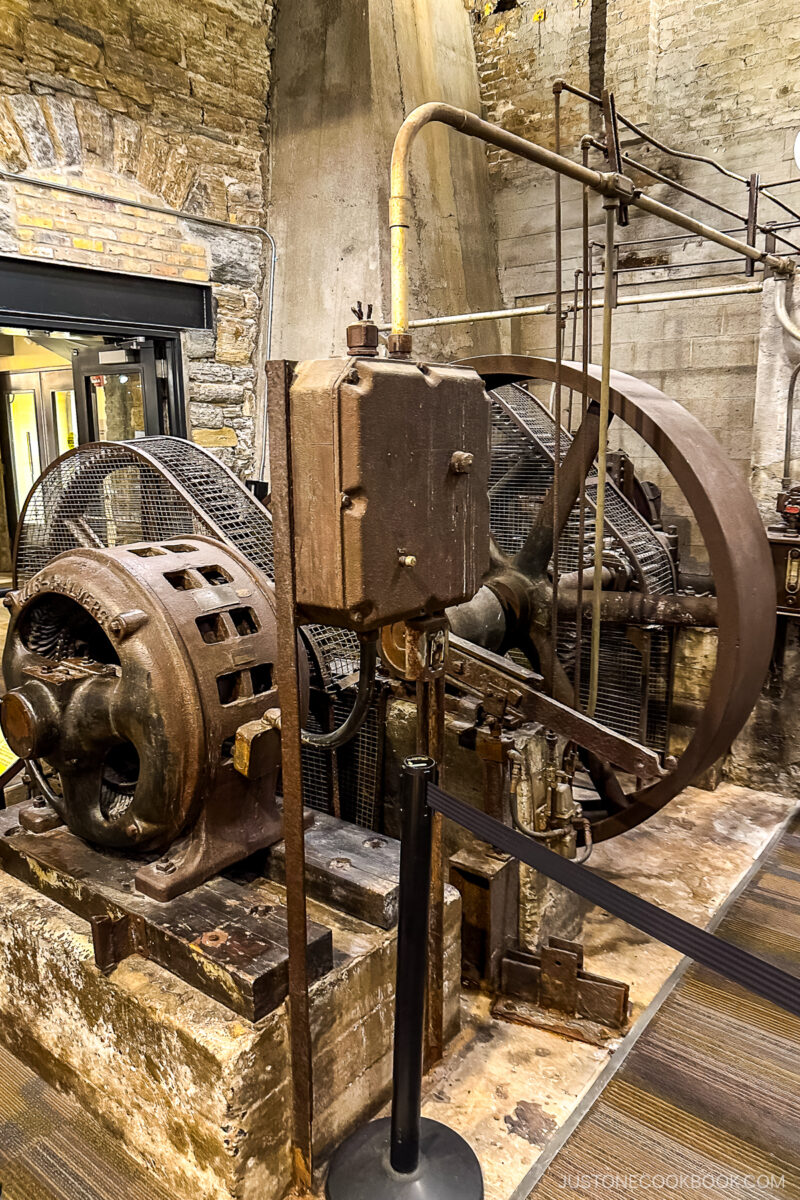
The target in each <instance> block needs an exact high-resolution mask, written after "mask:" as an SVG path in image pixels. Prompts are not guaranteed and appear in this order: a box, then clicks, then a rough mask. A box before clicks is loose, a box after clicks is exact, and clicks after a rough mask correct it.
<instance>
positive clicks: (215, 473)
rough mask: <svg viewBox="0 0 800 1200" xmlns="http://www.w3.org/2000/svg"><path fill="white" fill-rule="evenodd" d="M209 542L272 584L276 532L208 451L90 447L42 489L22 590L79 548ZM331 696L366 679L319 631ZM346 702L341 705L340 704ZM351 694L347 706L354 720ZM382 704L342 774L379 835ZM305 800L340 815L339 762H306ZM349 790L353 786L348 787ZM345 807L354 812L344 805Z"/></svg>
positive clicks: (149, 445)
mask: <svg viewBox="0 0 800 1200" xmlns="http://www.w3.org/2000/svg"><path fill="white" fill-rule="evenodd" d="M191 534H203V535H205V536H208V537H214V538H218V539H220V540H221V541H223V542H226V543H228V544H229V545H232V546H233V547H234V548H235V549H237V550H239V552H240V553H241V554H243V555H244V556H245V557H246V558H247V559H249V561H250V562H252V563H253V564H254V566H256V567H258V568H259V569H260V570H261V571H263V573H264V574H265V575H266V576H267V577H268V578H269V579H270V580H272V579H273V578H274V554H273V537H272V522H271V520H270V517H269V514H268V513H267V512H266V510H265V509H264V508H263V506H262V505H261V504H260V503H259V502H258V501H257V500H256V499H255V497H254V496H252V495H251V494H250V492H248V491H247V489H246V488H245V487H244V485H243V484H242V483H241V482H240V480H239V479H238V478H237V477H236V476H235V475H234V474H233V472H231V471H230V470H228V468H227V467H226V466H225V465H224V464H223V463H221V462H220V461H219V460H218V459H216V458H215V457H214V456H213V455H212V454H210V453H208V451H206V450H203V449H202V448H201V447H200V446H196V445H194V443H192V442H187V441H184V440H182V439H180V438H171V437H153V438H140V439H137V441H136V442H133V443H124V442H123V443H118V442H106V443H102V444H94V445H88V446H81V447H79V448H78V449H77V450H75V451H74V452H73V453H72V454H70V455H68V456H67V457H66V458H64V459H62V460H61V461H60V462H57V463H55V464H54V465H53V467H52V468H51V469H50V470H48V471H47V472H45V474H44V475H43V476H42V477H41V478H40V479H39V480H38V481H37V483H36V484H35V485H34V487H33V489H32V491H31V494H30V497H29V500H28V503H27V506H26V509H25V511H24V513H23V515H22V520H21V524H20V533H19V541H18V544H17V555H16V563H15V572H16V583H17V586H21V585H22V584H24V583H26V582H27V580H29V579H30V578H31V577H32V576H33V575H35V574H36V572H37V571H40V570H41V569H42V567H44V566H46V565H47V563H49V562H50V561H51V559H53V558H55V556H56V555H57V554H61V553H62V552H63V551H65V550H73V549H75V548H76V547H78V546H96V547H104V546H123V545H128V544H131V543H133V542H142V541H167V540H168V539H170V538H174V537H181V536H183V537H185V536H187V535H191ZM304 633H306V635H307V639H308V642H309V644H310V648H311V651H312V664H313V666H314V667H316V668H317V669H318V672H319V675H320V683H321V685H322V686H323V687H324V688H329V687H331V686H333V685H336V684H338V683H341V682H342V681H344V680H348V679H351V678H352V677H353V676H354V675H355V676H356V677H357V674H358V663H359V643H358V638H357V636H356V634H355V633H353V632H351V631H350V630H347V629H333V628H328V627H326V626H322V625H312V626H308V627H306V628H305V629H304ZM338 703H339V702H338V701H337V704H338ZM348 703H349V704H350V705H352V700H349V701H348V700H347V693H344V694H343V697H342V699H341V705H343V706H344V709H345V712H346V711H347V706H348ZM377 711H378V702H377V701H376V702H375V703H374V705H373V711H372V712H371V713H370V716H369V718H368V720H367V722H366V723H365V726H364V728H363V729H362V731H361V732H360V733H359V735H358V736H357V737H356V739H354V743H353V748H352V753H351V754H350V755H349V757H345V758H344V760H343V761H344V762H345V763H348V764H349V765H348V766H346V768H345V767H343V766H342V765H340V774H342V773H343V772H345V773H346V772H349V775H347V780H348V781H349V782H348V783H347V791H348V794H350V795H352V797H353V799H352V801H348V806H349V810H350V811H352V813H353V816H351V817H350V819H351V820H356V821H357V822H358V823H359V824H364V825H366V826H367V827H369V828H372V827H373V825H374V822H375V820H376V819H377V818H376V814H377V796H378V788H379V782H380V781H379V779H378V762H379V758H380V756H379V753H378V747H377V734H376V729H375V722H376V719H377V718H376V715H375V714H376V713H377ZM303 754H304V758H303V765H304V772H305V784H304V800H305V802H306V803H307V804H308V805H310V806H311V807H313V808H322V809H326V810H327V809H329V808H330V797H331V793H332V787H331V770H332V765H331V754H330V752H329V751H319V750H310V749H308V748H306V749H305V750H304V752H303ZM342 786H343V787H344V777H343V784H342ZM343 807H344V802H343Z"/></svg>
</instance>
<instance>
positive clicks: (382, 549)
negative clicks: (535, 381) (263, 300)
mask: <svg viewBox="0 0 800 1200" xmlns="http://www.w3.org/2000/svg"><path fill="white" fill-rule="evenodd" d="M290 421H291V459H292V496H293V526H294V550H295V569H296V596H297V605H298V608H299V609H300V610H301V613H302V614H303V615H304V616H305V617H306V618H307V619H310V620H314V621H320V622H323V623H325V624H327V625H340V626H345V627H348V628H352V629H357V630H368V629H374V628H376V627H378V626H380V625H385V624H388V623H389V622H391V621H397V620H401V619H402V618H408V617H413V616H419V615H421V614H423V613H431V612H440V611H441V610H443V609H444V608H446V607H447V606H448V605H451V604H456V603H459V602H460V601H462V600H466V599H468V598H469V597H471V596H473V595H474V593H475V592H476V591H477V590H478V588H479V587H480V585H481V581H482V578H483V576H484V575H485V574H486V572H487V570H488V567H489V501H488V480H489V440H490V403H489V398H488V396H487V395H486V392H485V389H484V385H483V381H482V380H481V378H480V377H479V376H478V375H477V374H476V372H475V371H473V370H472V369H471V368H465V367H456V366H442V365H438V364H430V365H429V364H420V363H415V362H406V361H402V360H397V359H385V358H334V359H323V360H318V361H310V362H302V363H299V364H298V365H297V368H296V371H295V375H294V378H293V381H292V385H291V392H290Z"/></svg>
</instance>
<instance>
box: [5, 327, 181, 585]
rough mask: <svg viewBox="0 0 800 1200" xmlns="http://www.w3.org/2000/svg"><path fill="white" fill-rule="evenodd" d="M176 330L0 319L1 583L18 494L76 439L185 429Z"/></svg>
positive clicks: (7, 562)
mask: <svg viewBox="0 0 800 1200" xmlns="http://www.w3.org/2000/svg"><path fill="white" fill-rule="evenodd" d="M175 342H176V339H171V338H148V337H132V338H130V337H129V338H119V337H115V336H113V335H103V334H81V333H71V332H66V331H58V330H48V329H20V328H16V327H2V328H0V448H1V449H2V464H3V488H2V490H3V500H4V505H3V507H4V513H3V518H4V519H1V520H0V588H1V587H3V586H4V585H6V584H7V578H6V577H7V574H8V572H9V570H10V556H11V547H12V546H13V540H14V535H15V532H16V526H17V523H18V521H19V517H20V513H21V512H22V507H23V505H24V503H25V498H26V496H27V495H28V492H29V491H30V489H31V487H32V486H33V484H34V482H35V481H36V479H37V478H38V477H39V475H40V474H41V473H42V471H43V470H44V469H45V467H47V466H49V465H50V463H52V462H54V461H55V459H57V458H59V457H60V456H61V455H62V454H65V453H67V451H69V450H72V449H74V447H75V446H77V445H79V444H84V443H86V442H93V441H128V440H131V439H134V438H140V437H147V436H149V435H152V434H159V433H170V434H173V435H174V436H177V437H185V435H186V424H185V416H184V412H183V403H182V390H181V388H180V381H179V380H178V378H177V377H176V367H177V362H178V361H179V360H178V353H179V352H178V349H177V346H176V345H175Z"/></svg>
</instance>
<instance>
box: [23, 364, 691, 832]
mask: <svg viewBox="0 0 800 1200" xmlns="http://www.w3.org/2000/svg"><path fill="white" fill-rule="evenodd" d="M490 395H491V399H492V408H493V416H492V458H491V471H490V482H489V500H490V514H491V528H492V533H493V535H494V537H495V539H496V541H497V543H498V545H499V546H500V548H501V550H503V551H504V552H505V553H506V554H509V555H513V554H516V553H517V551H518V550H519V549H520V548H521V547H522V544H523V542H524V540H525V538H526V536H527V534H528V532H529V530H530V528H531V524H532V522H533V521H534V519H535V517H536V513H537V511H538V508H539V505H540V504H541V503H542V500H543V499H544V496H545V494H546V493H547V491H548V489H549V488H550V486H551V484H552V481H553V463H554V454H555V422H554V419H553V417H552V415H551V414H550V413H549V412H548V411H547V409H546V408H545V406H544V405H543V404H542V403H541V402H540V401H539V400H537V398H536V397H535V396H534V395H532V394H531V393H530V392H529V391H528V390H527V389H526V388H524V387H521V386H519V385H518V384H508V385H505V386H503V387H500V388H498V389H496V390H495V391H494V392H492V393H491V394H490ZM571 440H572V439H571V438H570V436H569V434H568V433H567V432H566V431H564V430H562V434H561V447H562V457H563V454H565V453H566V451H567V449H568V447H569V445H570V442H571ZM596 490H597V480H596V477H595V478H594V479H592V478H590V479H588V480H587V484H586V509H585V535H584V537H585V545H586V546H591V545H592V544H593V540H594V512H595V508H594V499H595V495H596ZM187 534H202V535H206V536H209V537H214V538H218V539H220V540H221V541H223V542H225V543H227V544H229V545H232V546H234V547H235V548H236V549H237V550H239V551H240V552H241V553H242V554H243V555H245V556H246V557H247V558H248V559H249V560H250V562H252V563H253V564H254V565H255V566H256V567H258V568H259V569H260V570H261V571H263V572H264V574H265V575H266V576H267V577H268V578H269V579H270V580H271V579H272V578H273V577H274V556H273V538H272V522H271V520H270V518H269V514H268V513H267V512H266V510H265V509H264V508H263V507H262V505H261V504H260V503H259V502H258V501H257V500H256V499H255V497H254V496H253V495H252V494H251V493H250V492H248V490H247V489H246V488H245V487H244V485H243V484H242V483H241V481H240V480H239V479H238V478H237V477H236V476H235V475H234V474H233V472H232V471H230V470H229V469H228V468H227V467H226V466H225V465H224V464H223V463H221V462H220V461H219V459H217V458H215V457H214V456H213V455H212V454H210V453H209V452H208V451H206V450H204V449H203V448H202V447H200V446H196V445H194V443H192V442H187V441H184V440H182V439H179V438H171V437H151V438H142V439H138V440H137V441H136V442H130V443H111V442H109V443H103V444H93V445H88V446H82V447H79V448H78V449H76V450H75V451H73V452H72V453H71V454H69V455H67V456H65V457H64V458H62V459H60V460H59V461H57V462H56V463H54V464H53V466H52V467H50V468H49V469H48V470H47V471H46V472H45V473H44V475H43V476H42V477H41V478H40V479H39V480H38V482H37V483H36V484H35V485H34V488H33V489H32V491H31V493H30V496H29V498H28V501H27V504H26V506H25V509H24V510H23V513H22V517H21V520H20V526H19V533H18V539H17V546H16V552H15V582H16V586H21V585H23V584H24V583H25V582H26V581H27V580H28V579H30V578H31V577H32V576H33V575H35V574H36V572H37V571H39V570H41V569H42V567H44V566H46V565H47V563H48V562H50V561H51V559H53V558H54V557H55V556H56V555H58V554H61V553H62V552H63V551H65V550H71V549H74V548H76V547H78V546H97V547H104V546H119V545H126V544H129V543H131V542H140V541H164V540H167V539H169V538H173V537H178V536H181V535H184V536H185V535H187ZM606 534H607V535H608V536H609V537H610V538H611V539H612V541H613V543H614V544H615V546H616V547H617V548H618V549H620V550H621V552H622V553H623V554H625V556H626V557H627V558H628V560H629V562H630V563H631V566H632V568H633V571H634V574H635V576H636V577H637V579H638V580H639V584H640V586H642V587H643V588H644V590H646V591H650V592H658V593H666V592H670V591H672V590H673V589H674V568H673V564H672V561H671V558H670V556H669V553H668V552H667V550H666V548H665V547H664V545H663V543H662V542H661V540H660V539H659V538H658V536H657V535H656V533H655V532H654V530H653V529H652V528H651V527H650V526H649V525H648V523H647V522H646V521H645V520H644V518H643V517H641V516H640V514H639V513H638V512H637V511H636V509H635V508H634V507H633V506H632V505H631V504H630V503H629V502H628V501H627V500H626V499H625V498H624V496H622V494H621V493H620V492H619V491H618V490H617V489H616V488H615V487H614V486H613V485H612V484H611V483H610V482H609V484H608V485H607V490H606ZM578 552H579V518H578V511H577V505H576V506H575V508H574V509H573V512H572V514H571V515H570V518H569V521H568V523H567V526H566V529H565V531H564V534H563V535H562V538H561V540H560V549H559V563H560V569H561V570H562V571H570V570H575V569H576V568H577V566H578ZM303 635H304V638H305V641H306V645H307V647H308V649H309V657H310V660H311V665H312V671H313V672H315V675H316V681H317V683H318V684H319V686H320V688H321V690H322V691H323V692H328V693H329V694H331V695H332V697H333V699H332V707H333V712H332V718H333V720H334V722H335V724H337V725H338V724H339V723H340V722H341V721H342V720H344V718H345V717H346V716H347V713H348V712H349V711H350V708H351V707H352V704H353V700H354V696H355V690H354V685H355V683H356V682H357V678H358V663H359V644H358V638H357V636H356V635H355V633H353V632H351V631H349V630H344V629H335V628H329V627H326V626H322V625H310V626H304V627H303ZM575 641H576V638H575V622H574V621H569V620H566V619H562V620H561V621H560V622H559V639H558V647H557V651H558V656H559V659H560V660H561V662H562V665H563V666H564V667H565V669H566V670H567V671H568V672H570V673H571V672H572V670H573V667H574V658H575ZM588 653H589V646H588V640H584V641H583V647H582V660H583V661H582V679H583V681H584V688H586V689H588V677H589V670H588ZM671 655H672V642H671V638H670V635H669V634H668V633H667V632H666V631H664V630H663V629H653V630H650V631H643V632H642V633H641V635H640V636H638V637H637V641H636V643H634V642H633V641H631V640H630V638H629V636H628V634H627V632H626V630H624V629H621V628H616V627H609V626H606V627H604V628H603V631H602V634H601V646H600V683H599V695H598V704H597V718H598V720H600V721H602V722H604V723H606V724H608V725H609V726H610V727H611V728H613V729H615V730H617V731H618V732H619V733H623V734H625V735H626V736H628V737H632V738H635V739H637V740H639V741H644V742H646V743H647V744H648V745H650V746H652V747H653V748H655V749H659V750H663V749H665V746H666V736H667V711H668V692H669V676H670V668H671ZM583 699H584V700H586V695H584V697H583ZM384 702H385V697H383V695H382V692H381V688H380V687H378V689H376V696H375V699H374V701H373V704H372V707H371V709H370V713H369V716H368V718H367V721H366V722H365V724H364V726H363V727H362V729H361V731H360V733H359V734H358V735H357V737H356V738H354V739H353V741H352V742H351V743H350V744H349V745H347V746H345V747H344V748H342V749H340V750H339V751H338V752H336V753H332V752H331V751H327V750H319V749H314V748H310V747H305V748H304V750H303V773H304V801H305V803H306V804H307V805H308V806H309V807H311V808H316V809H320V810H325V811H330V810H331V808H332V807H333V802H334V795H335V794H336V795H337V796H338V801H339V804H340V806H341V815H342V816H343V817H345V818H346V819H348V820H351V821H354V822H356V823H357V824H359V825H363V826H365V827H367V828H377V827H378V826H379V824H380V821H381V816H382V813H381V808H380V795H381V778H380V774H381V762H382V750H383V747H382V739H383V726H384V722H383V719H382V717H381V715H380V714H381V712H382V710H383V705H384ZM315 724H317V723H315V721H314V719H313V718H312V720H311V727H312V728H314V727H315ZM317 727H318V724H317ZM334 771H336V772H337V779H336V781H334V777H333V772H334ZM335 783H336V785H337V786H336V787H335V786H334V784H335Z"/></svg>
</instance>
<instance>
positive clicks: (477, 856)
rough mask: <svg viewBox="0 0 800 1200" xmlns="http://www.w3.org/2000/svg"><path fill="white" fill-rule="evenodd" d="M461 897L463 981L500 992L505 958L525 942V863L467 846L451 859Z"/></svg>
mask: <svg viewBox="0 0 800 1200" xmlns="http://www.w3.org/2000/svg"><path fill="white" fill-rule="evenodd" d="M450 882H451V883H452V885H453V887H455V888H456V889H457V891H458V892H459V893H460V895H461V975H462V978H463V979H464V980H465V981H466V982H467V983H469V984H471V985H472V986H487V987H489V988H499V986H500V965H501V962H502V959H503V955H504V954H506V952H507V951H508V950H510V949H512V948H513V947H514V946H516V945H517V943H518V940H519V863H518V862H517V860H516V859H514V858H511V857H510V856H509V855H507V854H500V853H499V852H497V851H495V850H492V849H490V848H486V849H483V848H481V847H478V846H465V847H463V849H461V850H459V851H458V852H457V853H456V854H454V855H452V857H451V858H450Z"/></svg>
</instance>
